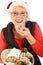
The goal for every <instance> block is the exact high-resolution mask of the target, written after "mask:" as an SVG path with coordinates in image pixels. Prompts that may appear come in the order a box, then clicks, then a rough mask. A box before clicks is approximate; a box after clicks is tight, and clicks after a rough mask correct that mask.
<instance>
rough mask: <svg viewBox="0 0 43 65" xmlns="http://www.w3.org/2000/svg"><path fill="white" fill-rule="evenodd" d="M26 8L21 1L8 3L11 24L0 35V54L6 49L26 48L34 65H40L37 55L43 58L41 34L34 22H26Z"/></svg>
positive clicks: (27, 14)
mask: <svg viewBox="0 0 43 65" xmlns="http://www.w3.org/2000/svg"><path fill="white" fill-rule="evenodd" d="M27 6H28V5H27V3H26V2H22V1H14V2H10V3H9V5H8V6H7V9H8V11H9V13H10V16H11V19H12V22H10V23H9V24H8V25H7V27H5V28H3V29H2V31H1V33H0V41H1V43H0V44H1V45H0V53H1V52H2V51H3V50H4V49H6V48H13V47H16V48H20V49H22V48H24V47H26V48H27V49H28V51H29V52H30V53H32V54H33V56H34V59H35V64H34V65H41V63H40V60H39V58H38V56H37V54H39V55H40V56H43V53H42V45H41V44H42V33H41V31H40V28H39V26H38V24H37V23H36V22H31V21H30V20H28V19H29V13H28V7H27ZM37 48H38V49H37ZM36 60H37V61H36Z"/></svg>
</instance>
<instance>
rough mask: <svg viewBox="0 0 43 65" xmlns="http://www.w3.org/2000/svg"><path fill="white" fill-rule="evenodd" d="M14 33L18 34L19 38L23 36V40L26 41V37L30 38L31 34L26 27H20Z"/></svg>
mask: <svg viewBox="0 0 43 65" xmlns="http://www.w3.org/2000/svg"><path fill="white" fill-rule="evenodd" d="M16 31H17V33H18V34H20V35H21V36H23V37H24V38H26V39H27V37H30V35H31V33H30V30H29V29H28V28H26V27H21V28H19V27H18V28H16Z"/></svg>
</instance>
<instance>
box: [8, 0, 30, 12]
mask: <svg viewBox="0 0 43 65" xmlns="http://www.w3.org/2000/svg"><path fill="white" fill-rule="evenodd" d="M15 6H23V7H24V8H25V9H26V11H27V12H28V11H29V7H28V4H27V2H24V1H22V0H16V1H13V2H10V3H9V4H8V6H7V10H8V11H12V10H13V8H14V7H15Z"/></svg>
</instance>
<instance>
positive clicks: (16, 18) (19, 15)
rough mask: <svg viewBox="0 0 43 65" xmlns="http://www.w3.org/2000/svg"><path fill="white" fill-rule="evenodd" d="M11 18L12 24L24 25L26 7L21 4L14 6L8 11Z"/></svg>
mask: <svg viewBox="0 0 43 65" xmlns="http://www.w3.org/2000/svg"><path fill="white" fill-rule="evenodd" d="M10 15H11V20H12V22H13V24H14V26H17V25H18V26H19V25H22V26H25V23H26V21H27V18H28V13H27V11H26V9H25V8H24V7H22V6H16V7H15V8H14V9H13V11H12V12H10Z"/></svg>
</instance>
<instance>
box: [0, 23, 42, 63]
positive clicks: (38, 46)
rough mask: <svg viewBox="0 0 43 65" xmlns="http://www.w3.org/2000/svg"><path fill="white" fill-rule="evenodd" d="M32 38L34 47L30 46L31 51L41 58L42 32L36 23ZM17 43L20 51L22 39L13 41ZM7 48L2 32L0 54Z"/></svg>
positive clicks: (0, 34)
mask: <svg viewBox="0 0 43 65" xmlns="http://www.w3.org/2000/svg"><path fill="white" fill-rule="evenodd" d="M34 37H35V39H36V42H35V44H34V45H32V48H33V50H34V51H35V53H36V54H38V55H39V56H42V57H43V38H42V32H41V30H40V27H39V25H38V24H37V23H36V25H35V30H34ZM15 40H16V42H17V43H18V46H19V47H20V49H21V48H22V47H23V45H24V44H23V39H15ZM6 48H7V43H6V40H5V38H4V35H3V32H1V33H0V54H1V52H2V51H3V50H4V49H6ZM0 62H1V59H0Z"/></svg>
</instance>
